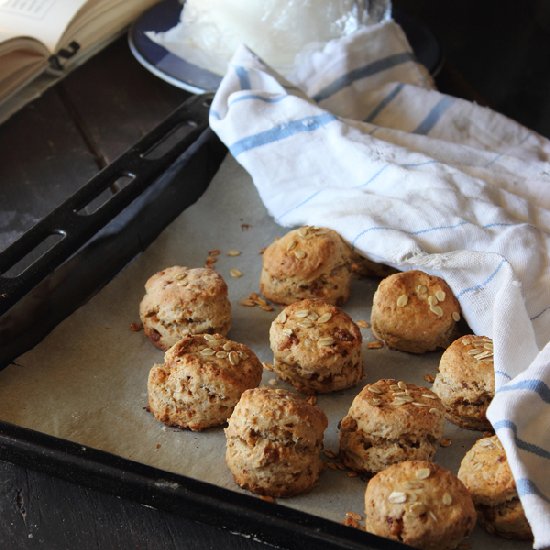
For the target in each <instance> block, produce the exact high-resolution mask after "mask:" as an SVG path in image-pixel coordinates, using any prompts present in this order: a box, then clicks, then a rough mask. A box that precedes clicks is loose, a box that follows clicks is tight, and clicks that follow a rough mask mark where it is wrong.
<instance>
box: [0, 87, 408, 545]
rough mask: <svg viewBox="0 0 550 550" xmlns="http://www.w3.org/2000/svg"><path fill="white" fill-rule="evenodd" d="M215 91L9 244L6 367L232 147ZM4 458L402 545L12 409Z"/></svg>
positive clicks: (81, 299)
mask: <svg viewBox="0 0 550 550" xmlns="http://www.w3.org/2000/svg"><path fill="white" fill-rule="evenodd" d="M210 99H211V97H210V96H199V97H196V98H191V99H190V100H188V101H187V102H185V103H184V104H183V105H182V106H181V107H180V108H179V109H177V110H176V111H175V112H174V113H173V114H172V115H170V117H168V119H167V120H165V121H164V122H163V123H161V124H160V125H159V126H158V127H157V128H155V129H154V130H153V131H152V132H151V133H150V134H148V135H147V136H146V137H144V138H143V139H142V140H141V141H140V142H139V143H137V144H136V145H135V146H133V147H132V148H131V149H130V150H129V151H127V152H126V153H125V154H124V155H122V156H121V157H120V158H119V159H117V160H116V161H115V162H113V163H112V164H111V165H109V166H108V167H106V168H105V169H104V170H103V171H101V172H100V173H99V174H98V175H97V176H96V177H94V178H93V179H92V180H90V182H88V184H87V185H85V186H84V187H83V188H82V189H80V190H79V191H78V192H77V193H76V194H75V195H74V196H73V197H71V198H69V199H68V200H67V201H66V202H65V203H64V204H63V205H61V206H60V207H59V208H57V209H56V210H55V211H54V212H52V213H51V214H50V215H49V216H47V217H46V218H45V219H43V220H42V221H41V222H40V223H39V224H37V225H36V226H35V227H34V228H32V229H31V230H30V231H29V232H27V233H26V234H25V235H23V237H22V238H21V239H20V240H19V241H17V242H15V243H14V244H13V245H12V246H10V247H9V248H8V249H7V250H6V251H4V252H3V253H1V254H0V343H1V344H0V367H1V368H2V369H5V368H6V367H8V366H11V367H13V366H14V365H16V364H17V362H16V358H17V357H18V356H19V355H21V354H22V353H24V352H25V351H27V350H29V349H31V348H32V347H33V346H35V345H36V344H38V343H39V342H40V341H41V340H42V339H43V338H44V337H45V336H46V335H47V334H48V333H49V332H50V331H52V330H53V329H54V328H55V327H56V325H57V324H58V323H60V322H61V321H62V320H63V319H65V318H66V317H67V316H69V315H71V314H72V313H73V312H74V311H75V310H76V309H77V308H78V307H79V306H81V305H82V304H84V303H86V301H87V300H89V299H90V297H91V296H92V295H94V294H95V293H96V292H97V291H99V290H100V289H101V288H102V287H103V286H104V285H105V284H106V283H107V282H109V281H110V280H111V279H112V278H113V277H114V276H115V275H116V274H117V273H118V272H119V271H120V270H121V269H122V268H123V267H124V265H125V264H126V263H127V262H128V261H130V260H131V259H132V257H134V256H135V255H136V254H139V253H140V252H141V251H142V250H144V249H145V248H146V247H147V246H148V244H150V243H151V242H152V241H154V239H155V238H156V237H157V235H158V234H159V233H160V232H161V231H162V229H163V228H164V227H165V226H166V225H168V224H169V223H170V222H171V221H172V220H173V219H174V218H175V217H176V216H177V215H178V214H179V213H180V212H181V211H182V210H184V209H185V208H187V207H188V206H189V205H191V204H193V203H194V202H195V201H196V200H197V199H198V198H199V197H200V195H201V194H202V193H203V192H204V190H205V189H206V188H207V186H208V184H209V181H210V179H211V178H212V176H213V175H214V174H215V172H216V171H217V169H218V167H219V165H220V163H221V161H222V159H223V158H224V156H225V154H226V150H225V148H224V147H223V145H221V143H220V142H219V141H218V139H217V138H216V137H215V136H214V134H213V133H212V132H211V131H210V130H209V129H208V123H207V113H208V107H209V104H210ZM117 186H118V187H121V188H119V189H117ZM113 189H114V190H115V191H117V192H116V193H114V194H111V192H112V191H113ZM106 195H107V198H106ZM98 204H99V207H98ZM0 459H2V460H8V461H12V462H14V463H17V464H21V465H23V466H25V467H28V468H32V469H37V470H40V471H44V472H47V473H49V474H51V475H55V476H58V477H60V478H63V479H67V480H69V481H72V482H76V483H79V484H82V485H86V486H89V487H92V488H95V489H99V490H101V491H105V492H109V493H112V494H115V495H119V496H123V497H128V498H131V499H134V500H136V501H137V502H140V503H142V504H147V505H151V506H154V507H157V508H161V509H164V510H168V511H171V512H175V513H180V514H183V515H185V516H187V517H189V518H191V519H193V520H197V521H200V522H203V523H206V524H212V525H216V526H220V525H221V526H222V527H224V528H226V529H228V530H229V531H231V532H233V533H241V534H243V535H245V536H252V537H254V538H255V539H257V540H260V541H265V542H267V543H269V544H273V545H278V546H281V547H284V548H297V547H300V548H318V547H320V546H322V547H323V548H350V549H351V548H378V549H390V548H392V549H393V548H401V547H403V545H400V544H397V543H394V542H392V541H388V540H384V539H380V538H378V537H374V536H372V535H370V534H368V533H364V532H361V531H358V530H356V529H350V528H348V527H344V526H342V525H339V524H338V523H335V522H332V521H328V520H326V519H323V518H320V517H315V516H312V515H310V514H307V513H303V512H300V511H298V510H293V509H290V508H288V507H286V506H281V505H275V504H272V503H269V502H264V501H262V500H260V499H258V498H256V497H253V496H249V495H247V494H241V493H238V492H234V491H231V490H227V489H224V488H222V487H218V486H216V485H213V484H210V483H205V482H202V481H197V480H195V479H192V478H190V477H187V476H184V475H178V474H174V473H171V472H168V471H164V470H161V469H158V468H154V467H151V466H147V465H144V464H142V463H139V462H136V461H132V460H128V459H125V458H122V457H120V456H116V455H114V454H112V453H108V452H104V451H101V450H97V449H94V448H91V447H89V446H86V445H82V444H79V443H77V442H74V441H70V440H67V439H63V438H59V437H53V436H51V435H48V434H45V433H41V432H40V431H36V430H32V429H28V428H25V427H22V426H18V425H15V424H13V423H10V422H5V421H0Z"/></svg>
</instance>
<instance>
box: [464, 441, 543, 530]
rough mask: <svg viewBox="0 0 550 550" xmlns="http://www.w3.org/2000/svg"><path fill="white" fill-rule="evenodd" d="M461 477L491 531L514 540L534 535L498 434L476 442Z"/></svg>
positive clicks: (479, 517) (483, 523) (465, 459)
mask: <svg viewBox="0 0 550 550" xmlns="http://www.w3.org/2000/svg"><path fill="white" fill-rule="evenodd" d="M458 477H459V479H460V480H461V481H462V483H464V485H466V487H467V489H468V491H470V493H471V495H472V497H473V499H474V505H475V507H476V509H477V513H478V519H479V523H480V524H481V525H483V527H485V529H486V530H487V531H489V533H494V534H496V535H499V536H501V537H505V538H510V539H524V540H531V539H532V538H533V535H532V533H531V528H530V527H529V523H527V519H526V517H525V514H524V512H523V507H522V505H521V502H520V500H519V497H518V494H517V491H516V483H515V481H514V478H513V477H512V472H511V471H510V466H508V461H507V460H506V453H505V451H504V448H503V447H502V445H501V443H500V441H499V440H498V438H497V436H496V435H494V436H493V437H485V438H483V439H478V440H477V441H476V442H475V443H474V446H473V447H472V448H471V449H470V450H469V451H468V452H467V453H466V455H465V456H464V458H463V459H462V463H461V464H460V470H459V471H458Z"/></svg>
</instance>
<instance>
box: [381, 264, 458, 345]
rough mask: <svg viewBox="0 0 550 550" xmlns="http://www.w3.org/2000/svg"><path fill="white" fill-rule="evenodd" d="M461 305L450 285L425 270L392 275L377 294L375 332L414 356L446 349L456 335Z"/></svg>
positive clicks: (388, 343) (386, 279) (382, 284)
mask: <svg viewBox="0 0 550 550" xmlns="http://www.w3.org/2000/svg"><path fill="white" fill-rule="evenodd" d="M459 320H460V304H459V303H458V300H457V299H456V298H455V297H454V295H453V293H452V291H451V289H450V288H449V286H448V285H447V283H446V282H445V281H444V280H443V279H440V278H439V277H436V276H434V275H428V274H427V273H424V272H422V271H406V272H404V273H396V274H395V275H390V276H389V277H386V278H385V279H384V280H383V281H381V282H380V285H379V286H378V289H377V290H376V292H375V293H374V299H373V305H372V314H371V326H372V332H373V334H374V335H375V336H376V338H378V339H379V340H383V341H384V342H385V343H386V344H387V346H388V347H390V348H393V349H397V350H400V351H408V352H411V353H424V352H427V351H433V350H435V349H437V348H446V347H447V346H448V345H449V344H450V343H451V342H452V341H453V339H454V337H455V336H456V323H457V322H458V321H459Z"/></svg>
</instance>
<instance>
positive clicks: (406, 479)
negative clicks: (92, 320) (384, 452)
mask: <svg viewBox="0 0 550 550" xmlns="http://www.w3.org/2000/svg"><path fill="white" fill-rule="evenodd" d="M475 522H476V512H475V509H474V504H473V502H472V497H471V496H470V494H469V493H468V491H467V490H466V487H464V485H463V484H462V483H461V482H460V480H459V479H458V478H457V477H456V476H454V475H453V474H452V473H451V472H449V471H448V470H445V469H444V468H441V466H438V465H437V464H434V463H433V462H427V461H405V462H399V463H398V464H393V465H392V466H390V467H389V468H387V469H385V470H383V471H382V472H379V473H378V474H376V475H375V476H374V477H373V478H372V479H371V480H370V481H369V484H368V485H367V490H366V491H365V530H366V531H369V532H370V533H374V534H375V535H379V536H381V537H386V538H390V539H395V540H398V541H401V542H404V543H405V544H409V545H410V546H412V547H414V548H422V549H424V550H451V549H453V548H456V547H457V546H458V545H459V544H460V542H461V541H462V539H463V538H464V537H467V536H468V535H469V534H470V533H471V532H472V530H473V528H474V525H475Z"/></svg>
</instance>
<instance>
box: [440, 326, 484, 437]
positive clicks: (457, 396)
mask: <svg viewBox="0 0 550 550" xmlns="http://www.w3.org/2000/svg"><path fill="white" fill-rule="evenodd" d="M433 391H434V392H435V393H436V394H437V395H439V397H440V398H441V401H443V404H444V405H445V408H446V416H447V419H448V420H450V421H451V422H453V423H454V424H456V425H458V426H460V427H462V428H468V429H471V430H492V426H491V424H490V422H489V421H488V420H487V418H486V416H485V415H486V412H487V407H488V406H489V404H490V403H491V401H492V399H493V397H494V396H495V373H494V365H493V341H492V340H491V339H490V338H487V337H486V336H475V335H473V334H472V335H467V336H462V337H461V338H458V339H457V340H455V341H454V342H453V343H452V344H451V345H450V346H449V347H448V348H447V349H446V350H445V351H444V352H443V354H442V355H441V360H440V362H439V372H438V374H437V375H436V377H435V381H434V385H433Z"/></svg>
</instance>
